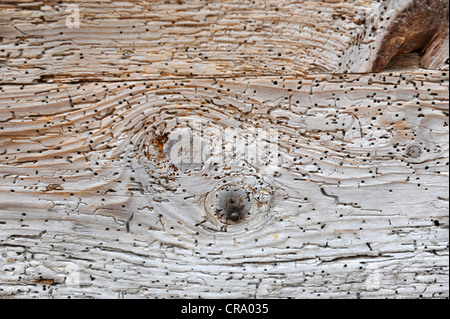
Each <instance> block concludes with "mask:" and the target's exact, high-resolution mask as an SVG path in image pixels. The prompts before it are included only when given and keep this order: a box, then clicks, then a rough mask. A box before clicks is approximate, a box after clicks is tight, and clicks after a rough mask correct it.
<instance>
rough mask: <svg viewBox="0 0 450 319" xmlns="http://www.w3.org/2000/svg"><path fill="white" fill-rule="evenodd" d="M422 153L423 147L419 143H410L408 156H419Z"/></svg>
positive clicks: (407, 151) (407, 150)
mask: <svg viewBox="0 0 450 319" xmlns="http://www.w3.org/2000/svg"><path fill="white" fill-rule="evenodd" d="M421 154H422V149H421V147H420V146H419V145H410V146H408V148H407V149H406V156H408V157H411V158H418V157H419V156H420V155H421Z"/></svg>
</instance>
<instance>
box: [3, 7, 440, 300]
mask: <svg viewBox="0 0 450 319" xmlns="http://www.w3.org/2000/svg"><path fill="white" fill-rule="evenodd" d="M46 3H47V2H46ZM79 3H80V12H81V19H80V22H81V27H80V29H76V28H75V29H67V28H66V27H65V25H64V23H65V22H64V21H65V19H66V17H67V13H66V12H65V10H64V9H65V7H64V5H63V4H57V3H56V2H52V1H48V3H47V4H46V5H43V4H41V3H38V2H30V1H22V0H21V1H11V0H8V1H2V2H1V3H0V8H2V11H0V30H1V31H0V39H1V40H0V69H1V70H2V77H1V78H0V298H53V297H55V298H66V297H71V298H87V297H93V298H101V297H103V298H131V297H133V298H186V297H188V298H199V297H202V298H286V297H294V298H355V297H361V298H386V297H388V298H418V297H425V298H448V297H449V291H448V275H449V268H448V241H449V236H448V223H449V218H448V217H449V215H448V209H449V207H448V171H449V161H448V158H449V153H448V152H449V140H448V112H449V109H448V108H449V98H448V94H449V86H448V71H445V70H427V69H421V68H419V67H418V66H417V65H416V64H414V63H411V64H409V63H407V64H405V65H402V66H401V67H400V68H399V67H398V65H391V66H389V67H390V68H391V69H386V70H385V71H383V72H380V73H368V74H344V73H332V71H336V70H337V69H338V67H339V65H338V64H339V61H340V59H341V58H342V56H341V53H342V54H343V53H344V52H349V51H348V50H350V48H351V45H350V44H351V41H352V40H351V37H350V33H349V32H356V33H357V32H358V30H363V28H364V25H363V24H359V23H356V22H357V17H360V16H369V15H371V14H373V10H377V8H378V6H379V4H378V3H372V2H364V1H354V2H352V3H347V2H341V1H320V2H319V1H314V2H307V1H300V2H291V1H282V2H280V1H277V2H273V3H272V2H267V1H264V2H262V1H261V2H259V1H255V2H248V3H245V5H244V4H243V3H242V2H232V1H224V2H221V3H217V2H215V3H207V4H205V6H200V3H201V2H197V1H194V0H189V1H185V2H182V3H180V4H177V3H175V2H169V3H167V4H164V2H163V1H161V2H159V1H154V2H143V1H133V2H102V3H100V2H98V1H80V2H79ZM202 4H203V2H202ZM200 7H201V8H200ZM276 8H278V11H276ZM176 9H179V10H176ZM319 12H320V13H319ZM62 13H64V15H62ZM111 13H113V15H112V14H111ZM294 13H295V14H294ZM297 13H298V14H297ZM335 14H339V15H337V16H336V18H335V19H330V17H333V15H335ZM342 17H346V19H345V20H344V19H343V18H342ZM119 18H120V19H119ZM247 19H248V20H249V21H250V22H248V24H243V23H240V22H242V21H247ZM314 19H318V21H315V20H314ZM32 21H37V22H38V23H37V24H32V23H31V22H32ZM44 21H45V22H44ZM172 21H173V22H174V23H172ZM11 22H12V23H11ZM43 22H44V23H43ZM57 26H59V28H58V27H57ZM133 26H136V28H133ZM244 26H246V28H247V30H245V29H243V28H244ZM337 27H339V28H345V30H346V31H345V32H346V35H340V34H339V33H337V32H336V30H334V29H333V28H337ZM146 28H149V30H151V31H149V32H148V33H145V32H146V31H145V32H144V30H145V29H146ZM134 29H136V32H134ZM299 29H301V30H302V31H301V32H298V30H299ZM312 29H317V32H318V33H316V31H313V30H312ZM161 30H163V31H164V32H163V31H161ZM350 30H352V31H350ZM120 31H124V32H123V33H122V34H120ZM17 32H18V33H17ZM60 32H62V33H63V34H60ZM102 32H104V33H102ZM22 33H24V34H27V35H26V36H22V35H19V34H22ZM144 33H145V34H147V38H145V39H140V38H139V37H141V36H142V35H143V34H144ZM356 33H353V35H355V36H356ZM99 34H102V37H100V38H99V36H98V35H99ZM324 34H325V35H327V36H328V38H326V37H324ZM353 35H352V36H353ZM313 36H314V37H313ZM325 38H326V39H325ZM38 39H41V40H38ZM42 39H45V41H43V40H42ZM283 39H284V40H283ZM288 39H289V41H288ZM244 40H247V41H248V42H249V44H242V43H240V42H243V41H244ZM281 40H283V41H285V42H283V41H281ZM39 41H41V42H40V43H39ZM227 41H231V43H230V44H225V43H227ZM252 41H254V42H252ZM311 41H313V42H314V43H315V44H314V45H312V44H311ZM158 42H161V43H163V44H161V45H160V46H157V45H156V44H157V43H158ZM15 43H19V44H18V45H17V46H16V45H15ZM188 43H193V44H191V45H189V46H190V48H191V49H192V50H193V51H190V50H191V49H189V50H188V52H187V53H186V51H185V48H186V47H185V45H187V44H188ZM250 43H251V44H252V45H250ZM280 43H283V45H281V44H280ZM321 43H322V44H323V45H324V49H323V50H321V49H318V47H320V45H321ZM222 45H224V46H226V47H227V48H229V49H230V50H231V51H230V52H228V49H226V50H218V48H219V47H220V46H222ZM21 48H23V49H25V48H26V50H23V52H22V53H20V49H21ZM194 48H196V50H194ZM257 48H258V49H257ZM313 48H314V49H313ZM3 49H4V50H5V51H2V50H3ZM258 50H261V52H259V51H258ZM168 52H171V53H170V54H168ZM289 52H292V53H289ZM294 52H295V53H294ZM80 53H83V56H84V59H80ZM200 53H202V55H200ZM242 53H243V54H242ZM278 53H281V54H282V55H281V57H278ZM8 54H9V57H8V56H7V55H8ZM21 55H22V57H21ZM121 56H122V57H123V59H119V58H120V57H121ZM201 56H203V57H205V56H208V59H207V60H204V59H203V58H202V57H201ZM240 56H243V57H246V58H242V59H241V58H240ZM410 57H412V60H414V59H415V58H414V55H412V56H410ZM2 59H3V60H2ZM151 59H154V61H150V60H151ZM2 61H3V62H2ZM25 61H26V62H27V63H26V64H25V63H24V62H25ZM137 61H139V62H137ZM150 62H151V64H150ZM191 66H192V69H191V68H190V67H191ZM265 66H267V68H266V67H265ZM282 67H284V68H285V69H284V70H282V69H281V68H282ZM169 70H170V71H169ZM174 70H178V73H177V74H175V71H174ZM190 70H192V71H190ZM25 71H27V72H28V73H26V72H25ZM161 72H162V73H161ZM189 72H192V73H193V75H192V76H191V75H190V74H189ZM244 72H245V73H244ZM127 74H130V77H128V76H127ZM127 78H128V80H127ZM52 81H53V82H54V83H51V82H52ZM115 81H117V82H115ZM33 82H36V83H34V84H33ZM68 82H70V83H68ZM256 133H258V135H256ZM179 137H181V140H178V138H179ZM183 137H188V140H187V142H186V140H185V139H183ZM245 138H247V140H245ZM240 140H241V141H242V140H243V143H241V144H239V141H240ZM266 140H268V141H269V142H267V143H264V141H266ZM245 142H247V143H248V145H245ZM190 146H192V149H193V150H194V151H193V152H191V151H189V149H190ZM222 147H223V148H222ZM200 154H202V156H201V157H200ZM251 154H253V155H255V156H254V157H253V158H254V159H255V160H252V159H251V158H252V156H251ZM191 155H192V156H193V158H195V159H199V158H201V161H198V163H194V164H195V165H191V164H190V163H186V161H187V159H188V158H189V157H188V156H191ZM249 155H250V156H249ZM278 155H279V156H278ZM183 156H184V157H183ZM266 163H268V165H265V164H266ZM226 186H228V187H229V191H232V192H233V191H234V190H238V191H237V193H238V194H241V192H243V193H242V194H244V193H245V196H243V197H245V198H246V199H245V200H243V201H242V202H241V204H242V207H244V208H243V209H242V210H240V211H239V212H245V214H244V215H245V216H243V217H242V218H241V219H240V220H239V221H237V222H235V221H233V220H230V219H227V218H226V215H223V214H222V213H219V212H217V211H216V209H217V208H221V207H222V206H223V205H225V206H226V203H227V201H226V200H224V199H223V198H225V199H227V196H224V197H220V196H222V194H225V195H227V194H228V193H227V191H226V190H225V187H226ZM216 194H218V195H220V196H219V197H215V195H216ZM233 194H234V193H233ZM246 196H248V199H247V197H246ZM228 199H229V198H228ZM229 205H231V206H228V207H231V209H230V210H232V209H234V208H235V207H234V206H233V205H232V204H229ZM233 207H234V208H233ZM224 211H226V210H224Z"/></svg>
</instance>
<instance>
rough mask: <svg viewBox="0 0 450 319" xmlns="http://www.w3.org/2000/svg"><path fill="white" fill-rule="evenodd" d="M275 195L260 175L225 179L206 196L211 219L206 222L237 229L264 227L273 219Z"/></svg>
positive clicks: (226, 228) (220, 229)
mask: <svg viewBox="0 0 450 319" xmlns="http://www.w3.org/2000/svg"><path fill="white" fill-rule="evenodd" d="M238 179H239V180H238ZM273 199H274V190H273V189H272V187H271V186H270V185H268V184H266V183H264V182H262V181H261V180H259V179H258V178H255V177H248V176H247V177H243V178H242V179H241V178H235V180H234V181H232V182H228V183H226V182H225V181H222V183H219V184H218V185H217V187H215V188H214V189H213V190H212V191H210V192H209V193H208V194H207V195H206V197H205V200H204V207H205V213H206V220H207V221H208V223H205V224H204V225H207V224H209V225H210V226H211V225H214V226H215V230H218V231H226V232H229V231H232V232H234V233H239V232H242V231H248V230H249V229H256V228H260V227H263V226H264V224H265V223H266V222H267V221H268V220H270V216H271V213H270V211H271V207H273V206H272V205H273ZM229 226H233V227H229ZM209 229H211V228H209Z"/></svg>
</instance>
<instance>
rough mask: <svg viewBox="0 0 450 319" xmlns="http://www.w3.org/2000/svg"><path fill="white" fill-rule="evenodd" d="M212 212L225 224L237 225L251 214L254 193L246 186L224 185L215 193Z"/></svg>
mask: <svg viewBox="0 0 450 319" xmlns="http://www.w3.org/2000/svg"><path fill="white" fill-rule="evenodd" d="M213 199H214V200H213V203H212V207H211V208H212V212H213V213H214V215H215V216H216V217H217V218H218V219H219V220H220V221H221V222H222V223H225V224H230V223H236V222H239V221H240V220H242V219H244V218H245V216H246V215H247V214H249V212H250V210H251V207H252V193H251V191H250V189H247V187H245V186H244V185H224V186H222V187H220V188H219V189H218V190H216V191H215V192H214V195H213Z"/></svg>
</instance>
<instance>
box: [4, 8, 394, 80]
mask: <svg viewBox="0 0 450 319" xmlns="http://www.w3.org/2000/svg"><path fill="white" fill-rule="evenodd" d="M384 2H385V1H382V3H381V4H380V3H378V2H375V1H374V2H371V1H363V0H354V1H305V0H301V1H279V0H276V1H275V0H269V1H267V0H264V1H263V0H257V1H244V2H243V1H240V0H227V1H208V0H189V1H165V0H153V1H144V0H139V1H110V0H108V1H97V0H80V1H76V5H75V7H73V4H71V5H69V4H67V3H61V1H58V0H47V1H45V2H39V1H38V2H36V1H28V0H27V1H24V0H17V1H2V2H1V3H0V9H1V11H0V46H1V49H0V74H1V77H0V83H33V82H50V83H51V82H54V81H56V82H59V81H65V82H73V81H111V80H113V81H117V80H133V79H134V80H143V79H162V78H184V77H219V76H220V77H239V76H262V75H269V76H271V75H276V74H285V75H288V74H289V75H305V74H310V73H312V72H314V73H320V72H333V71H337V70H338V69H340V68H341V66H342V67H344V66H345V62H346V60H347V59H348V57H347V55H346V54H345V52H346V51H347V49H348V48H349V47H351V44H353V43H356V42H357V39H358V38H359V37H361V36H362V34H363V33H364V32H365V28H366V25H365V21H366V20H367V19H369V18H370V17H372V15H373V13H374V12H378V9H379V6H380V5H383V4H384ZM78 15H79V17H78ZM75 16H77V19H75V18H74V17H75ZM78 21H79V24H77V23H75V22H78ZM363 45H364V46H365V43H364V44H363ZM344 58H345V59H346V60H343V59H344Z"/></svg>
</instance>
